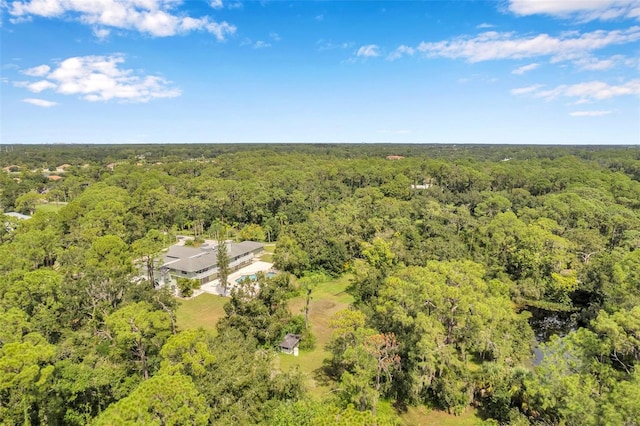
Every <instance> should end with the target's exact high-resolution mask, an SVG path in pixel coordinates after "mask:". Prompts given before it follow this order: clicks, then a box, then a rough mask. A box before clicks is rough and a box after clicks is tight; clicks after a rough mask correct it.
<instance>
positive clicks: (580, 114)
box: [569, 111, 613, 117]
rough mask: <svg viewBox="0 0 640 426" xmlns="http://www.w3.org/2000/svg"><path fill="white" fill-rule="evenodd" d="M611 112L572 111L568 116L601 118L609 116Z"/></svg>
mask: <svg viewBox="0 0 640 426" xmlns="http://www.w3.org/2000/svg"><path fill="white" fill-rule="evenodd" d="M612 112H613V111H573V112H570V113H569V115H570V116H572V117H602V116H603V115H609V114H611V113H612Z"/></svg>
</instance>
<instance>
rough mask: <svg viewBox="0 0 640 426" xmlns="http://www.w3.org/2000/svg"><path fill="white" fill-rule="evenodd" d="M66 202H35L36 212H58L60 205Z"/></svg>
mask: <svg viewBox="0 0 640 426" xmlns="http://www.w3.org/2000/svg"><path fill="white" fill-rule="evenodd" d="M66 204H67V203H62V202H60V203H56V202H52V203H47V204H37V205H36V211H38V212H58V211H60V209H61V208H62V207H64V206H65V205H66Z"/></svg>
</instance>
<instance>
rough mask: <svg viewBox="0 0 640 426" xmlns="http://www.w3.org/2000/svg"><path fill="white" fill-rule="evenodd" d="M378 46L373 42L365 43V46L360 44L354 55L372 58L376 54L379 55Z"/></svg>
mask: <svg viewBox="0 0 640 426" xmlns="http://www.w3.org/2000/svg"><path fill="white" fill-rule="evenodd" d="M378 49H379V48H378V46H377V45H375V44H367V45H366V46H361V47H360V48H359V49H358V51H357V52H356V56H361V57H364V58H372V57H376V56H380V52H379V51H378Z"/></svg>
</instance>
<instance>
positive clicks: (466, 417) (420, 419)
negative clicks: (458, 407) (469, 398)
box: [400, 406, 483, 426]
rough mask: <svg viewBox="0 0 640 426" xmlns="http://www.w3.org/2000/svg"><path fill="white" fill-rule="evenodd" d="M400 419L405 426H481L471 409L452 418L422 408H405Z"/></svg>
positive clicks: (441, 412)
mask: <svg viewBox="0 0 640 426" xmlns="http://www.w3.org/2000/svg"><path fill="white" fill-rule="evenodd" d="M400 419H401V420H402V422H403V423H404V424H406V425H407V426H409V425H411V426H476V425H481V424H483V421H482V419H481V418H480V417H478V414H477V411H476V410H474V409H472V408H468V409H467V411H465V412H464V413H463V414H462V415H461V416H454V415H453V414H449V413H446V412H444V411H438V410H431V409H429V408H427V407H424V406H421V407H407V411H406V412H404V413H402V414H401V415H400Z"/></svg>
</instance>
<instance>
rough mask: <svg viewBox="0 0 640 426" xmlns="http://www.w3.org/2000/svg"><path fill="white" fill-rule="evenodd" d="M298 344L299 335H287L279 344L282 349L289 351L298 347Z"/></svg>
mask: <svg viewBox="0 0 640 426" xmlns="http://www.w3.org/2000/svg"><path fill="white" fill-rule="evenodd" d="M298 343H300V335H299V334H293V333H288V334H287V335H286V336H284V340H283V341H282V343H280V347H281V348H283V349H288V350H291V349H293V348H295V347H296V346H298Z"/></svg>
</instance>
